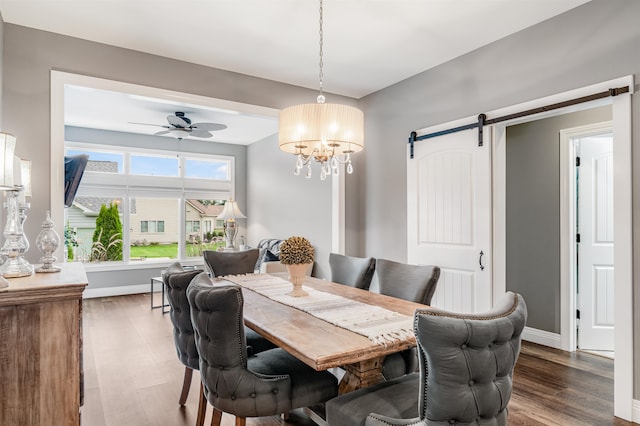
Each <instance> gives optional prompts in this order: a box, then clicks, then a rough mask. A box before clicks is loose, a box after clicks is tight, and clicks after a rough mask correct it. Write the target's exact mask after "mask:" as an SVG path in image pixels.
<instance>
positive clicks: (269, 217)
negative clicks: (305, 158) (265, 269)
mask: <svg viewBox="0 0 640 426" xmlns="http://www.w3.org/2000/svg"><path fill="white" fill-rule="evenodd" d="M247 155H248V161H249V164H251V167H250V168H249V170H248V175H249V176H248V180H249V182H250V185H249V187H248V192H247V194H248V200H249V207H248V213H247V217H248V218H249V219H250V222H249V235H250V238H249V241H248V243H249V244H250V245H253V246H255V245H256V244H257V243H258V241H259V240H261V239H263V238H279V239H286V238H288V237H290V236H293V235H299V236H303V237H305V238H307V239H308V240H309V242H311V244H312V245H313V246H314V247H315V248H316V255H315V257H316V261H315V270H314V276H317V277H320V278H327V279H328V278H331V273H330V271H329V252H330V250H331V182H330V180H329V179H327V180H326V181H324V182H323V181H321V180H320V177H319V175H320V173H319V168H318V165H317V164H313V165H312V168H313V169H312V170H313V173H314V174H313V176H312V177H311V178H310V179H307V178H305V177H304V175H303V174H304V171H303V173H301V174H300V176H294V174H293V169H294V166H295V156H293V155H291V154H287V153H284V152H281V151H280V150H279V149H278V137H277V135H275V136H273V137H271V138H267V139H265V140H263V141H261V142H259V143H254V144H252V145H249V148H248V154H247ZM299 194H305V196H304V197H302V198H301V197H299ZM273 218H276V220H275V221H274V220H273ZM265 224H269V226H265Z"/></svg>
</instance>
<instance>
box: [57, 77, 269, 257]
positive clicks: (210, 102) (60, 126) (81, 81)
mask: <svg viewBox="0 0 640 426" xmlns="http://www.w3.org/2000/svg"><path fill="white" fill-rule="evenodd" d="M50 78H51V103H50V112H51V123H50V126H51V141H50V146H51V152H50V158H51V175H50V185H51V186H50V199H49V208H50V210H51V219H52V220H53V222H54V223H55V230H56V232H57V233H58V234H59V235H64V206H63V203H62V202H61V200H62V199H63V193H64V162H63V161H62V159H63V158H64V87H65V85H75V86H83V87H90V88H94V89H102V90H109V91H114V92H122V93H128V94H130V95H133V96H138V97H147V98H154V99H164V100H167V101H171V102H181V103H188V104H194V105H199V106H202V107H209V108H214V109H218V110H220V109H224V110H229V111H234V112H240V113H245V114H251V115H262V116H268V117H278V115H279V113H280V110H279V109H275V108H269V107H262V106H258V105H250V104H245V103H240V102H234V101H229V100H224V99H217V98H210V97H206V96H201V95H195V94H191V93H181V92H175V91H172V90H166V89H160V88H157V87H150V86H141V85H138V84H131V83H124V82H121V81H115V80H107V79H103V78H97V77H90V76H86V75H80V74H71V73H67V72H62V71H56V70H52V71H51V74H50ZM55 159H58V161H54V160H55ZM232 167H233V168H234V170H232V171H231V173H234V174H235V164H232ZM232 176H233V175H232ZM194 189H197V190H200V188H194ZM221 189H224V188H221ZM221 189H216V190H221ZM230 193H231V198H235V189H234V188H230ZM63 249H64V245H63V244H61V245H60V247H58V249H57V250H56V252H55V253H54V255H55V256H56V257H57V258H58V259H62V258H63V257H64V256H63Z"/></svg>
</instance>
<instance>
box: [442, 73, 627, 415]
mask: <svg viewBox="0 0 640 426" xmlns="http://www.w3.org/2000/svg"><path fill="white" fill-rule="evenodd" d="M623 86H628V87H629V93H623V94H621V95H618V96H615V97H612V98H607V99H604V100H600V101H593V102H589V103H586V104H580V105H575V106H572V107H569V108H565V109H561V110H556V111H551V112H545V113H541V114H536V115H533V116H528V117H522V118H519V119H515V120H512V121H509V122H503V123H500V124H498V125H496V130H495V132H496V133H494V134H495V135H496V139H494V140H495V141H496V148H495V149H496V155H495V156H494V160H495V161H494V163H493V166H494V168H493V172H492V176H493V178H494V190H493V194H494V199H493V203H494V204H493V207H494V241H493V242H494V244H493V247H494V249H493V250H494V292H495V293H498V291H499V290H500V289H504V288H506V282H505V279H506V270H502V269H501V268H504V269H506V247H505V241H506V223H505V219H506V217H505V216H506V215H505V213H504V212H498V211H497V208H498V207H501V208H504V206H505V205H506V204H505V203H506V198H505V197H506V194H505V191H504V188H505V187H506V177H505V174H504V171H503V169H505V164H506V163H505V162H504V159H506V155H505V154H504V152H503V150H505V149H506V148H505V143H504V137H505V135H504V128H506V126H507V125H514V124H518V123H523V122H527V121H532V120H537V119H540V118H543V117H550V116H553V115H558V114H566V113H568V112H573V111H578V110H584V109H590V108H594V107H596V106H600V105H605V104H607V103H612V105H613V132H614V154H613V155H614V160H613V161H614V170H615V171H614V192H615V200H614V212H615V224H616V227H615V234H614V240H615V249H614V250H615V251H614V259H615V270H616V286H615V296H614V297H615V301H614V303H615V307H616V309H615V324H616V328H615V336H616V337H615V352H616V356H615V360H614V415H615V416H617V417H620V418H622V419H625V420H630V419H631V415H632V409H631V405H632V404H631V402H632V400H633V380H634V375H633V374H629V372H630V371H633V324H632V321H629V318H633V297H632V286H633V281H632V277H633V250H632V248H633V244H632V234H633V228H632V221H631V217H632V205H631V201H632V198H631V185H632V181H631V179H632V173H631V172H632V167H631V160H632V156H631V146H632V139H631V129H632V124H631V94H632V92H633V89H634V83H633V76H632V75H630V76H626V77H621V78H618V79H615V80H610V81H606V82H602V83H598V84H594V85H591V86H587V87H582V88H579V89H575V90H571V91H568V92H564V93H560V94H556V95H553V96H547V97H545V98H541V99H537V100H533V101H529V102H525V103H523V104H519V105H512V106H510V107H506V108H501V109H498V110H495V111H491V112H488V113H487V116H488V118H489V119H491V118H492V117H500V116H505V115H509V114H513V113H516V112H519V111H524V110H528V109H533V108H538V107H542V106H544V105H549V104H555V103H559V102H562V101H567V100H570V99H575V98H580V97H582V96H587V95H590V94H593V93H599V92H604V91H607V90H609V89H610V88H617V87H623ZM458 121H460V120H458ZM466 123H468V120H467V121H466ZM447 127H449V126H448V125H447ZM501 161H502V162H501Z"/></svg>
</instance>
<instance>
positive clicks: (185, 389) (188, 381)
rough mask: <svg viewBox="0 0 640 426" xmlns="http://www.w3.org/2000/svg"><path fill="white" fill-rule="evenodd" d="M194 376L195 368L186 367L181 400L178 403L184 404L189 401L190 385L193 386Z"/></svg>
mask: <svg viewBox="0 0 640 426" xmlns="http://www.w3.org/2000/svg"><path fill="white" fill-rule="evenodd" d="M192 376H193V370H192V369H190V368H189V367H185V368H184V379H183V380H182V392H180V401H178V404H180V406H183V405H184V404H185V402H187V396H189V387H190V386H191V377H192Z"/></svg>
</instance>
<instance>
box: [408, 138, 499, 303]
mask: <svg viewBox="0 0 640 426" xmlns="http://www.w3.org/2000/svg"><path fill="white" fill-rule="evenodd" d="M488 130H489V131H488ZM426 133H430V129H425V131H424V132H423V133H422V134H426ZM491 133H492V132H491V131H490V129H488V128H487V127H485V132H484V134H485V141H484V146H478V133H477V129H476V130H467V131H461V132H457V133H451V134H448V135H444V136H439V137H435V138H432V139H426V140H423V141H419V142H416V143H415V146H414V158H413V159H408V160H407V163H408V164H407V190H408V194H407V210H408V245H409V246H408V262H409V263H412V264H431V265H437V266H439V267H440V268H441V274H440V280H439V282H438V286H437V287H436V292H435V294H434V297H433V299H432V302H431V304H432V305H433V306H437V307H439V308H442V309H447V310H453V311H456V312H481V311H484V310H487V309H489V308H490V307H491V306H492V287H491V273H492V272H491V271H492V260H491V255H492V251H491V204H490V203H491V192H490V191H491V187H490V183H491V144H490V141H488V140H487V139H488V136H489V135H490V134H491Z"/></svg>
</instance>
